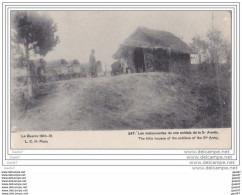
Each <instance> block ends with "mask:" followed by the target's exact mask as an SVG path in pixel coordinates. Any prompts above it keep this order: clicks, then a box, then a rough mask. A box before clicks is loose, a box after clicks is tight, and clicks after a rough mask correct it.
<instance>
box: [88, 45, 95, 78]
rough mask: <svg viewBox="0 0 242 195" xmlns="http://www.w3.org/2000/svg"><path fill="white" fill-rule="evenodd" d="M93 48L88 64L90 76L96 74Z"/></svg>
mask: <svg viewBox="0 0 242 195" xmlns="http://www.w3.org/2000/svg"><path fill="white" fill-rule="evenodd" d="M94 55H95V50H94V49H92V50H91V54H90V57H89V65H90V70H91V71H90V72H91V76H92V77H94V76H95V75H96V59H95V56H94Z"/></svg>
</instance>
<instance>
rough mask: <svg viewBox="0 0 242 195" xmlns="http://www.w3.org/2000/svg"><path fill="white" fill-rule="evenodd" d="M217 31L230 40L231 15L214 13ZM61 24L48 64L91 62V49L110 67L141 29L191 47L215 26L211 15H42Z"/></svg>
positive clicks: (183, 12)
mask: <svg viewBox="0 0 242 195" xmlns="http://www.w3.org/2000/svg"><path fill="white" fill-rule="evenodd" d="M213 13H214V28H216V29H218V30H220V31H221V32H222V34H223V35H224V37H226V38H229V37H230V34H231V32H230V29H231V26H230V25H231V16H230V12H228V11H214V12H213ZM41 14H45V15H46V14H48V15H49V16H50V17H52V18H53V20H54V21H55V23H57V28H58V31H57V32H56V35H58V36H59V38H60V43H59V44H58V45H57V46H56V47H55V48H54V49H53V50H52V51H50V52H49V53H48V54H47V55H46V56H45V57H44V58H45V60H47V61H48V60H56V59H62V58H64V59H66V60H73V59H78V60H79V61H80V62H88V59H89V55H90V51H91V49H95V51H96V54H95V56H96V59H97V60H101V61H102V64H103V65H105V64H106V65H107V66H110V64H111V63H112V62H113V61H114V59H112V55H113V54H114V53H115V51H116V50H117V49H118V47H119V45H120V44H122V43H123V41H124V40H125V39H126V38H127V37H128V36H129V35H130V34H131V33H132V32H134V31H135V29H136V28H137V27H139V26H145V27H148V28H152V29H156V30H164V31H169V32H171V33H173V34H174V35H176V36H178V37H179V38H182V40H183V41H184V42H186V43H190V42H191V40H192V38H193V37H194V36H200V37H202V38H205V37H206V33H207V31H208V29H210V28H211V25H212V22H211V21H212V19H211V18H212V12H211V11H42V12H41Z"/></svg>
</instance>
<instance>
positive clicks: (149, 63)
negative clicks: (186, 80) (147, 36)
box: [122, 47, 191, 75]
mask: <svg viewBox="0 0 242 195" xmlns="http://www.w3.org/2000/svg"><path fill="white" fill-rule="evenodd" d="M134 49H135V48H131V47H129V48H128V49H126V50H124V51H123V53H122V59H124V60H125V61H126V62H127V64H128V66H129V67H130V69H131V72H132V73H135V72H136V70H135V64H134ZM144 60H145V67H146V72H155V71H164V72H173V73H176V74H182V75H187V74H189V71H190V65H191V59H190V54H178V53H169V52H168V51H167V50H162V49H144ZM140 72H142V70H140Z"/></svg>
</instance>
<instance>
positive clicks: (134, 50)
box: [10, 10, 232, 132]
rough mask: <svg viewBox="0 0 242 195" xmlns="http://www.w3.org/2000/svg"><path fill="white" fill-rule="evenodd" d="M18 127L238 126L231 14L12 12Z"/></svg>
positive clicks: (13, 103)
mask: <svg viewBox="0 0 242 195" xmlns="http://www.w3.org/2000/svg"><path fill="white" fill-rule="evenodd" d="M10 24H11V38H10V43H11V56H10V62H11V63H10V64H11V107H10V111H11V131H12V132H20V131H26V130H27V131H84V130H87V131H92V130H109V131H112V130H120V131H122V130H156V129H159V130H161V129H187V130H189V129H194V128H196V129H200V128H231V94H232V80H231V77H232V75H231V72H232V58H231V57H232V48H231V13H230V11H216V10H214V11H212V10H210V11H145V10H144V11H124V10H123V11H87V10H86V11H81V10H79V11H78V10H77V11H61V10H58V11H31V10H27V11H22V10H18V11H17V10H16V11H11V18H10Z"/></svg>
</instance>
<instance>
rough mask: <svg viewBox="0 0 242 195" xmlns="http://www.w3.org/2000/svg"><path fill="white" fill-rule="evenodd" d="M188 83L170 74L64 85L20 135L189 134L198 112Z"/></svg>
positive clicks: (23, 124)
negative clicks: (148, 131) (124, 131)
mask: <svg viewBox="0 0 242 195" xmlns="http://www.w3.org/2000/svg"><path fill="white" fill-rule="evenodd" d="M184 82H185V80H184V79H182V78H181V77H179V76H177V75H175V74H171V73H144V74H128V75H120V76H116V77H99V78H81V79H74V80H69V81H62V82H59V83H58V84H57V86H56V88H55V90H54V92H53V93H51V94H48V95H47V96H45V97H44V99H43V100H42V103H41V104H40V105H37V106H36V107H34V108H32V109H30V110H28V111H27V112H26V113H25V115H24V117H22V118H20V119H13V120H12V121H13V122H12V125H14V126H16V127H17V130H97V129H110V130H112V129H150V128H152V129H156V128H159V129H160V128H186V127H190V126H191V125H192V123H194V120H195V119H194V115H195V113H196V110H195V109H194V105H195V104H196V102H195V100H194V101H191V100H192V98H193V97H192V96H191V95H190V90H189V89H187V88H186V87H185V86H186V85H185V84H184Z"/></svg>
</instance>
